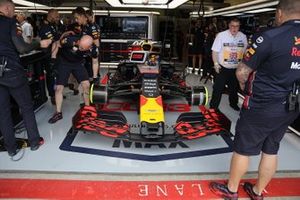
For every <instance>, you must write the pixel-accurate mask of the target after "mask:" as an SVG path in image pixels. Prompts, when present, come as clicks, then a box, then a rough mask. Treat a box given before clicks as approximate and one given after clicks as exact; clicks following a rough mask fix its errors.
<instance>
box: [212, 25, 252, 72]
mask: <svg viewBox="0 0 300 200" xmlns="http://www.w3.org/2000/svg"><path fill="white" fill-rule="evenodd" d="M247 45H248V41H247V37H246V35H245V34H243V33H242V32H238V33H237V34H236V36H233V35H232V34H231V33H230V31H229V30H226V31H223V32H220V33H219V34H218V35H217V37H216V39H215V41H214V43H213V46H212V48H211V50H213V51H215V52H217V53H218V63H219V64H220V65H222V66H223V67H225V68H228V69H234V68H237V66H238V64H239V62H240V61H241V60H242V58H243V54H244V52H245V50H246V48H247Z"/></svg>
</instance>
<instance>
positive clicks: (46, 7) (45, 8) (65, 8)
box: [16, 6, 88, 10]
mask: <svg viewBox="0 0 300 200" xmlns="http://www.w3.org/2000/svg"><path fill="white" fill-rule="evenodd" d="M36 8H38V9H42V10H50V9H56V10H74V9H76V7H49V6H35V7H34V6H32V7H19V6H16V9H21V10H28V9H36ZM83 9H85V10H88V8H86V7H83Z"/></svg>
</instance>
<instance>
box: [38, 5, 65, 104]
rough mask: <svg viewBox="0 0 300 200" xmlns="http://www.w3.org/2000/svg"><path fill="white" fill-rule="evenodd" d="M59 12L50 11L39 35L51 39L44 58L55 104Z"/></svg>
mask: <svg viewBox="0 0 300 200" xmlns="http://www.w3.org/2000/svg"><path fill="white" fill-rule="evenodd" d="M59 19H60V18H59V13H58V11H57V10H55V9H51V10H49V11H48V14H47V18H46V20H44V22H43V25H42V26H41V28H40V31H39V36H40V38H41V39H51V40H52V41H53V43H52V45H51V46H50V47H49V48H48V49H46V50H45V51H46V54H47V57H46V59H45V60H44V63H43V65H44V67H45V70H46V82H47V90H48V93H49V96H50V98H51V103H52V104H55V91H54V85H55V77H54V69H53V68H54V67H55V66H54V64H55V62H56V61H55V60H56V54H57V51H58V41H59V38H60V35H59V33H58V23H59Z"/></svg>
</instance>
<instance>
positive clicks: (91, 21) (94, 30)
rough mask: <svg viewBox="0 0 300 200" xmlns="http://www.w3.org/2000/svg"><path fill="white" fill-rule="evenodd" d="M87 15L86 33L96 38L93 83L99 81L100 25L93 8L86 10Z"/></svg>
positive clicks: (93, 55) (93, 58) (93, 53)
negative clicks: (97, 22)
mask: <svg viewBox="0 0 300 200" xmlns="http://www.w3.org/2000/svg"><path fill="white" fill-rule="evenodd" d="M86 16H87V19H88V23H87V25H86V31H87V32H86V34H88V35H90V36H91V37H92V38H93V40H94V44H93V48H92V54H91V56H92V77H93V83H99V47H100V27H99V26H98V24H96V23H95V16H94V13H93V11H92V10H88V11H86ZM89 68H90V67H89ZM90 76H91V75H90Z"/></svg>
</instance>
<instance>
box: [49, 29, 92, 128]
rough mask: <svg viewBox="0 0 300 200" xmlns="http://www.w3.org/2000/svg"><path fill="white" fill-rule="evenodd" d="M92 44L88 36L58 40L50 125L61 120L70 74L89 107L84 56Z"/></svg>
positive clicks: (70, 36)
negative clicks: (53, 104)
mask: <svg viewBox="0 0 300 200" xmlns="http://www.w3.org/2000/svg"><path fill="white" fill-rule="evenodd" d="M92 44H93V38H92V37H91V36H89V35H83V36H81V35H68V36H66V37H64V38H62V39H61V40H60V46H61V48H62V49H61V51H59V54H58V55H59V58H58V77H57V81H56V89H55V101H56V112H55V113H54V115H53V116H52V117H51V118H50V119H49V121H48V122H49V123H50V124H53V123H55V122H56V121H58V120H60V119H62V118H63V115H62V102H63V90H64V86H65V85H67V83H68V78H69V76H70V74H71V73H72V74H73V75H74V76H75V78H76V80H77V81H78V83H80V84H81V86H82V89H83V100H84V103H85V105H89V87H90V83H89V77H88V74H87V71H86V69H85V68H84V56H85V55H86V54H88V53H89V52H90V49H91V47H92Z"/></svg>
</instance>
